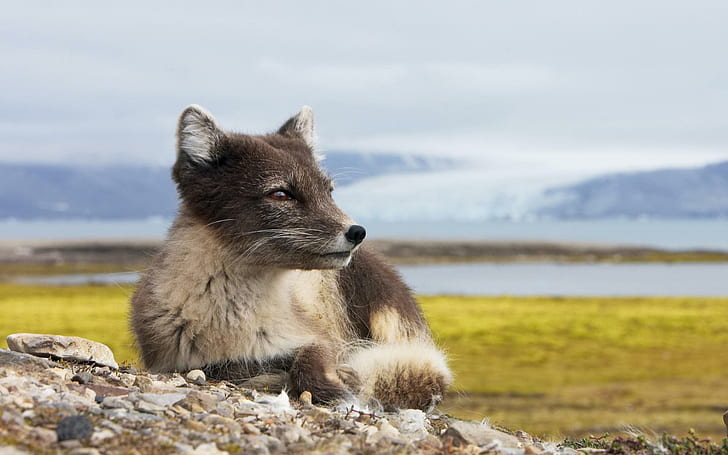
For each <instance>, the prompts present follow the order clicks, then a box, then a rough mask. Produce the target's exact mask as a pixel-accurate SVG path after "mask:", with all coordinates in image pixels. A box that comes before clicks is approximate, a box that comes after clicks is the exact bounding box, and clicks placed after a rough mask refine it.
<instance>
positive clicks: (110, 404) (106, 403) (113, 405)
mask: <svg viewBox="0 0 728 455" xmlns="http://www.w3.org/2000/svg"><path fill="white" fill-rule="evenodd" d="M97 398H98V397H97ZM101 407H103V408H106V409H128V410H129V411H131V410H132V409H134V405H132V403H131V402H130V401H129V400H127V399H126V398H122V397H106V398H103V400H101Z"/></svg>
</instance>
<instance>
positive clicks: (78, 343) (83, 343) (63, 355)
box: [7, 333, 119, 369]
mask: <svg viewBox="0 0 728 455" xmlns="http://www.w3.org/2000/svg"><path fill="white" fill-rule="evenodd" d="M7 342H8V347H9V348H10V349H11V350H13V351H16V352H24V353H26V354H32V355H36V356H40V357H51V356H52V357H58V358H60V359H64V360H69V361H75V362H92V363H96V364H99V365H103V366H108V367H112V368H115V369H116V368H119V365H118V364H117V363H116V360H114V354H113V353H112V352H111V349H109V347H108V346H106V345H105V344H101V343H97V342H95V341H91V340H87V339H85V338H80V337H67V336H61V335H41V334H36V333H14V334H12V335H8V337H7Z"/></svg>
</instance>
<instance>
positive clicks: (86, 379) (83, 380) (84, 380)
mask: <svg viewBox="0 0 728 455" xmlns="http://www.w3.org/2000/svg"><path fill="white" fill-rule="evenodd" d="M93 380H94V376H93V375H92V374H91V373H89V372H88V371H81V372H79V373H76V374H74V375H73V377H72V378H71V381H73V382H78V383H79V384H90V383H91V382H92V381H93Z"/></svg>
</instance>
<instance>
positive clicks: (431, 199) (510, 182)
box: [0, 152, 728, 221]
mask: <svg viewBox="0 0 728 455" xmlns="http://www.w3.org/2000/svg"><path fill="white" fill-rule="evenodd" d="M323 165H324V167H326V168H327V169H328V170H329V172H330V173H331V174H332V175H333V176H334V177H335V180H336V181H337V183H338V184H337V190H336V192H335V193H334V197H335V199H336V200H337V202H338V203H339V205H340V206H341V207H342V208H343V209H344V210H345V211H346V212H347V213H348V214H349V215H351V216H352V217H353V218H354V219H358V220H384V221H405V220H406V221H417V220H420V221H427V220H438V221H457V220H462V221H477V220H494V219H501V220H528V219H538V218H555V219H598V218H614V217H626V218H636V217H654V218H695V217H701V218H711V217H726V216H728V161H727V162H722V163H718V164H714V165H710V166H705V167H702V168H691V169H669V170H656V171H648V172H634V173H618V174H606V175H603V176H598V177H592V178H587V179H584V174H581V175H576V174H565V173H558V172H553V171H549V172H547V171H544V170H543V169H534V168H533V167H531V168H528V169H525V168H521V167H515V168H508V167H497V166H492V165H491V166H488V165H484V164H480V165H479V164H477V163H475V164H471V163H467V164H466V163H463V162H458V161H453V160H446V159H438V158H431V157H423V156H410V155H398V154H393V153H392V154H382V153H372V154H367V153H358V152H333V153H329V154H328V156H327V158H326V160H325V161H324V162H323ZM175 210H176V193H175V189H174V185H173V184H172V182H171V180H170V171H169V169H167V168H144V167H131V166H115V167H107V168H71V167H62V166H53V165H23V164H0V219H3V218H17V219H71V218H95V219H140V218H147V217H156V216H161V217H170V216H173V215H174V213H175Z"/></svg>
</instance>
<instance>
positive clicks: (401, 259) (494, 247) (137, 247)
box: [0, 239, 728, 276]
mask: <svg viewBox="0 0 728 455" xmlns="http://www.w3.org/2000/svg"><path fill="white" fill-rule="evenodd" d="M368 244H369V245H370V246H372V247H373V248H374V249H376V250H378V251H379V252H380V253H382V254H383V255H384V256H385V257H387V258H388V259H389V260H390V261H391V262H392V263H394V264H397V265H417V264H447V263H475V262H483V263H514V262H518V263H528V262H557V263H647V262H655V263H681V262H728V252H726V251H718V250H698V249H691V250H666V249H659V248H650V247H636V246H619V245H593V244H579V243H563V242H525V241H510V242H502V241H484V240H453V241H446V240H401V239H397V240H393V239H390V240H385V239H375V240H370V241H368ZM161 245H162V241H161V240H160V239H109V240H58V241H50V240H35V241H28V240H17V241H16V240H2V241H0V276H2V275H20V274H31V275H32V274H56V273H99V272H121V271H130V270H140V269H143V268H144V267H145V266H146V264H147V263H148V261H149V260H150V259H151V257H152V256H153V255H154V254H155V253H156V251H157V250H158V249H159V248H160V246H161Z"/></svg>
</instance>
